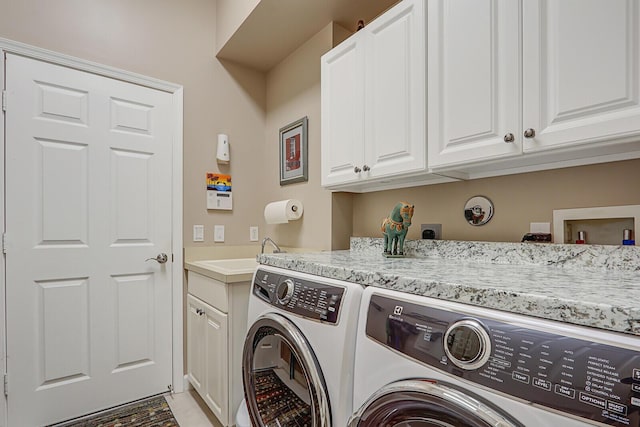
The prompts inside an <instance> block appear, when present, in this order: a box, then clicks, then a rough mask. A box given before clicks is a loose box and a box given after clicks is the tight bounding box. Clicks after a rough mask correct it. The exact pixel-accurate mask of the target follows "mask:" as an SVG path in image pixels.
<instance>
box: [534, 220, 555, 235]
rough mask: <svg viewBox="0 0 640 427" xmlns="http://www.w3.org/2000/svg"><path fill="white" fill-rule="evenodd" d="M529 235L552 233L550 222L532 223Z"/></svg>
mask: <svg viewBox="0 0 640 427" xmlns="http://www.w3.org/2000/svg"><path fill="white" fill-rule="evenodd" d="M529 233H551V223H550V222H530V223H529Z"/></svg>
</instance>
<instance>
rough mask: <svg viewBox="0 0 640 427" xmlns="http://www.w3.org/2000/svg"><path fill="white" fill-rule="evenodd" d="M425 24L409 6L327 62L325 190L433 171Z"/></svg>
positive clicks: (421, 8)
mask: <svg viewBox="0 0 640 427" xmlns="http://www.w3.org/2000/svg"><path fill="white" fill-rule="evenodd" d="M425 20H426V17H425V5H424V2H423V0H415V1H414V0H404V1H402V2H400V3H398V4H397V5H396V6H394V7H393V8H391V9H389V10H388V11H387V12H385V13H384V14H383V15H381V16H380V17H378V18H377V19H375V20H374V21H372V22H371V23H369V24H368V25H367V26H366V27H365V28H364V29H363V30H361V31H359V32H357V33H356V34H354V35H353V36H352V37H350V38H349V39H347V40H345V41H344V42H343V43H341V44H340V45H338V46H337V47H336V48H334V49H332V50H331V51H330V52H328V53H327V54H325V55H324V56H323V57H322V61H321V64H322V65H321V66H322V185H323V186H325V187H329V188H337V189H350V190H354V187H353V185H354V184H355V185H356V186H357V185H362V184H366V183H371V182H376V180H379V179H380V178H385V177H406V176H409V175H411V174H420V173H422V174H424V173H425V171H426V166H427V165H426V93H425V91H426V90H425V86H426V81H425V72H426V70H425V68H426V65H425V59H426V58H425V56H426V46H425V40H426V38H425V33H424V32H425ZM378 182H379V181H378ZM406 183H407V182H406V181H405V184H406ZM345 185H346V186H345ZM398 185H399V184H398ZM356 191H357V188H356Z"/></svg>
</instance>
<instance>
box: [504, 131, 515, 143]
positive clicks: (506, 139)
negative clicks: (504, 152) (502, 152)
mask: <svg viewBox="0 0 640 427" xmlns="http://www.w3.org/2000/svg"><path fill="white" fill-rule="evenodd" d="M515 139H516V137H515V136H514V135H513V134H512V133H511V132H509V133H508V134H506V135H505V136H504V142H513V141H514V140H515Z"/></svg>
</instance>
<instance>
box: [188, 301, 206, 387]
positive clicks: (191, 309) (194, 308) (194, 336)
mask: <svg viewBox="0 0 640 427" xmlns="http://www.w3.org/2000/svg"><path fill="white" fill-rule="evenodd" d="M204 325H205V322H204V304H203V303H202V302H200V301H199V300H198V299H196V298H194V297H192V296H191V295H187V376H188V378H189V382H190V383H191V385H193V388H194V389H195V390H196V391H197V392H198V393H202V390H203V386H204V381H205V378H206V376H205V341H204V339H203V338H204Z"/></svg>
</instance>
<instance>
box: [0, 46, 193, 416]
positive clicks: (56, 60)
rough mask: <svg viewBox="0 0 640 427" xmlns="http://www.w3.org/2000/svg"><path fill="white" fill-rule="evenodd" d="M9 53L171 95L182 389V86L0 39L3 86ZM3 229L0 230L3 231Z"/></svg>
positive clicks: (175, 315) (0, 180)
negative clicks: (6, 59)
mask: <svg viewBox="0 0 640 427" xmlns="http://www.w3.org/2000/svg"><path fill="white" fill-rule="evenodd" d="M7 52H10V53H13V54H16V55H21V56H25V57H29V58H33V59H38V60H41V61H46V62H50V63H52V64H57V65H62V66H65V67H69V68H74V69H77V70H81V71H86V72H90V73H93V74H98V75H101V76H104V77H110V78H113V79H117V80H121V81H124V82H127V83H133V84H136V85H140V86H145V87H149V88H152V89H157V90H161V91H163V92H168V93H171V94H173V98H172V103H173V114H174V116H173V120H174V123H173V153H172V154H173V168H172V182H173V188H172V193H173V209H172V248H171V249H172V253H173V270H172V271H173V274H172V278H171V279H172V347H173V348H172V359H173V360H172V382H173V384H172V386H173V389H174V391H175V392H178V393H179V392H182V391H183V390H184V380H183V376H184V372H183V371H184V367H183V359H184V357H183V346H184V345H183V332H182V328H183V320H182V315H183V307H182V305H183V298H182V290H183V288H184V284H183V282H184V269H183V255H182V199H183V195H182V193H183V191H182V182H183V176H182V147H183V109H184V104H183V96H184V89H183V87H182V86H181V85H178V84H175V83H171V82H167V81H163V80H159V79H155V78H153V77H147V76H144V75H142V74H137V73H133V72H130V71H125V70H121V69H118V68H114V67H110V66H107V65H103V64H99V63H96V62H92V61H87V60H84V59H81V58H76V57H73V56H69V55H65V54H62V53H58V52H54V51H50V50H47V49H42V48H39V47H36V46H31V45H28V44H24V43H20V42H16V41H13V40H8V39H4V38H0V82H2V86H3V88H4V81H5V79H4V70H5V53H7ZM0 141H1V147H0V148H1V149H0V191H2V189H4V179H5V178H4V174H5V170H4V147H5V134H4V117H3V119H2V120H1V121H0ZM4 197H5V196H4V193H3V194H2V204H3V206H4ZM0 221H1V223H2V227H3V228H4V208H2V209H0ZM4 231H5V230H4V229H3V232H4ZM1 267H2V269H1V270H0V273H1V274H0V339H1V341H2V343H1V349H0V360H1V364H2V365H1V366H2V369H3V370H4V372H6V357H5V355H6V337H5V335H6V323H5V304H6V303H5V300H4V295H5V286H6V283H5V258H4V257H3V258H2V264H1ZM6 408H7V399H6V397H5V398H4V399H0V427H4V426H6V425H7V410H6Z"/></svg>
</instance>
